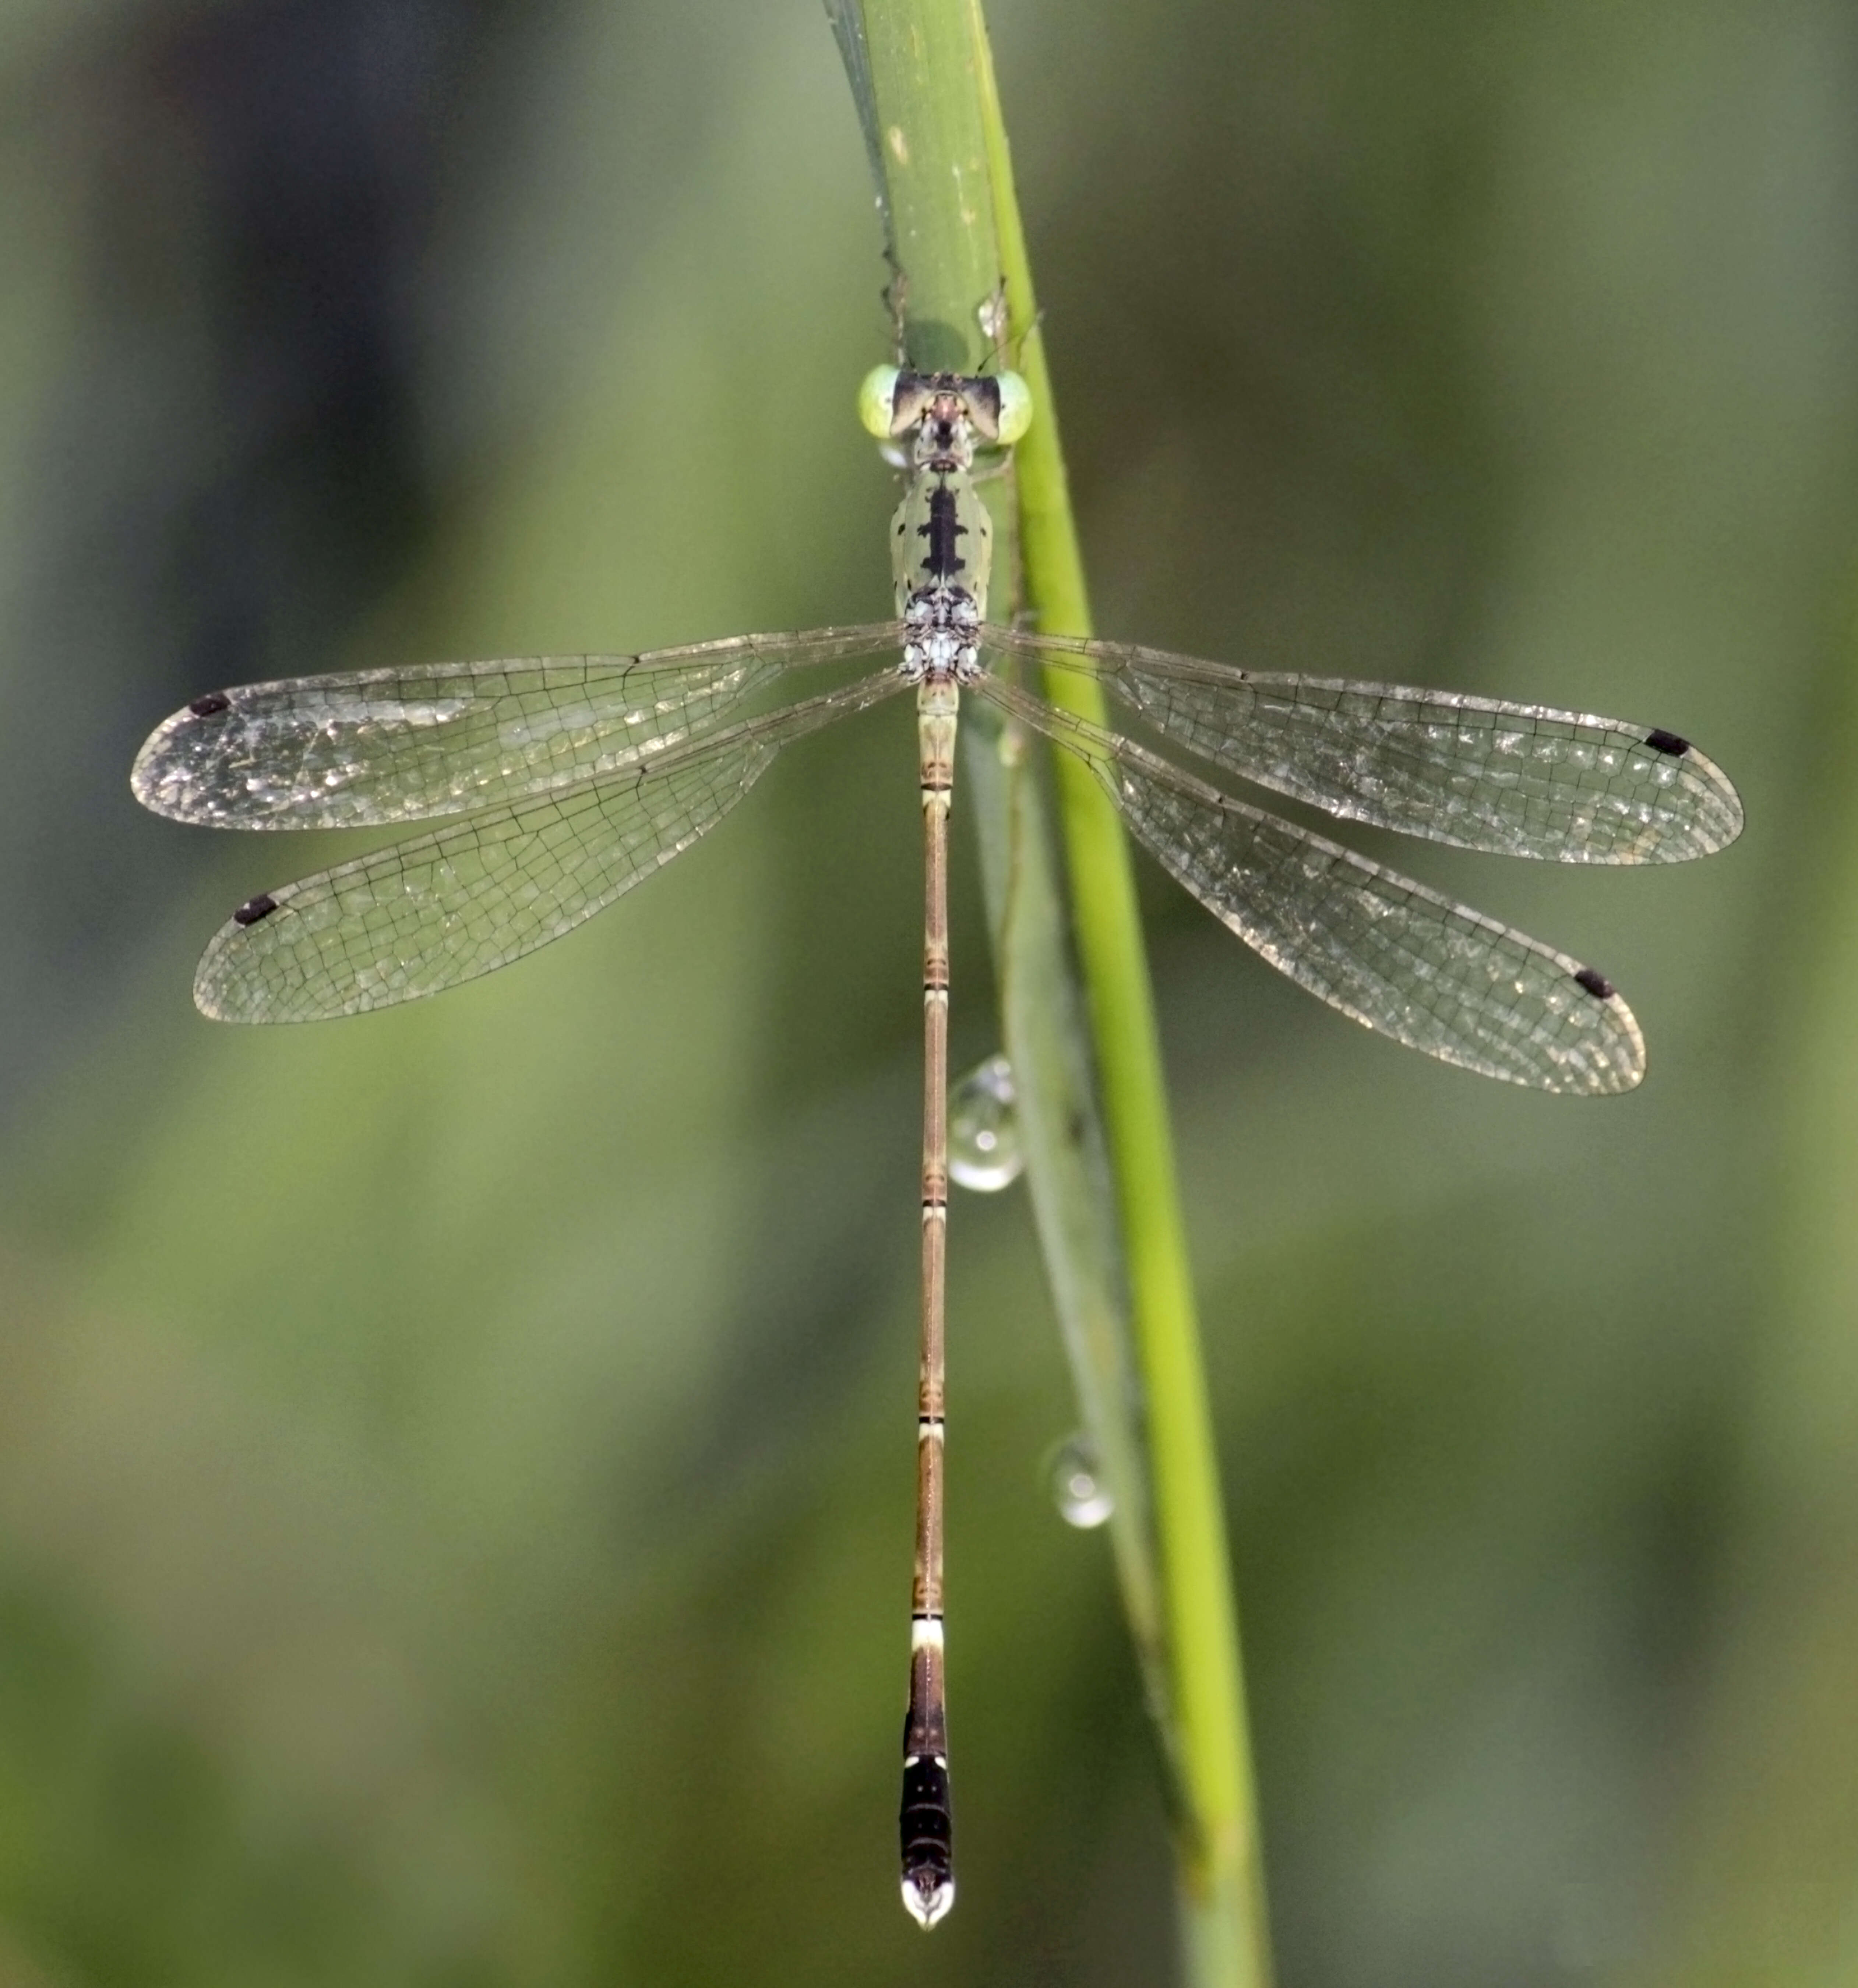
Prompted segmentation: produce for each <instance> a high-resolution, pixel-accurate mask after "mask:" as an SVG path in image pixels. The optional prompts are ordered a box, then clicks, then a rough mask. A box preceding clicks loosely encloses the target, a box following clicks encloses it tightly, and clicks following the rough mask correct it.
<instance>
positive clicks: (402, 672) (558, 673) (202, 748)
mask: <svg viewBox="0 0 1858 1988" xmlns="http://www.w3.org/2000/svg"><path fill="white" fill-rule="evenodd" d="M897 640H898V635H897V625H896V624H894V623H892V622H879V623H875V624H870V625H869V626H867V627H853V628H819V629H814V630H812V631H809V632H808V633H806V634H797V635H794V634H788V635H738V636H733V637H730V638H728V640H726V641H720V642H701V643H696V644H691V645H690V646H688V647H684V648H678V649H658V650H653V651H647V653H645V654H641V655H637V656H547V657H521V658H515V659H514V660H512V661H502V662H489V663H437V664H430V665H427V667H425V668H414V669H394V670H363V671H356V672H354V673H352V674H346V675H336V676H318V677H295V678H289V679H287V680H285V681H282V682H279V683H264V684H248V685H245V686H244V687H243V688H239V689H237V690H229V691H215V693H213V694H212V695H210V696H207V697H201V698H195V699H194V702H193V703H191V705H188V706H187V708H186V709H185V710H184V711H177V712H175V714H174V716H173V717H172V718H169V719H167V721H166V722H165V723H164V724H163V725H160V726H159V727H158V728H157V729H156V731H155V732H154V733H153V734H152V735H150V738H149V739H148V742H147V744H146V745H144V746H143V748H142V750H141V751H140V753H138V754H137V757H136V763H135V766H134V769H133V772H132V773H131V774H130V784H131V786H133V789H134V790H135V794H136V798H137V800H140V802H141V803H143V805H144V806H146V807H150V808H153V809H154V811H155V812H156V813H157V814H165V815H170V816H173V817H174V819H175V820H179V821H189V822H198V823H206V824H208V825H209V826H211V827H221V828H357V827H365V826H367V825H370V824H381V823H397V822H408V821H419V820H427V819H430V818H431V817H433V816H442V815H451V814H462V813H468V811H470V810H472V809H475V808H482V807H488V806H493V805H495V804H496V803H500V802H501V803H513V802H515V801H518V800H522V798H524V797H525V796H530V795H536V794H543V793H550V792H552V791H553V790H555V789H558V788H562V787H569V786H573V785H575V784H576V783H577V782H579V781H582V780H585V779H591V778H593V777H594V776H597V775H599V774H601V773H609V772H612V771H614V770H616V769H618V768H620V767H622V766H631V765H634V764H637V763H638V762H640V761H642V760H644V759H648V758H650V757H652V756H654V755H656V754H658V753H660V752H667V751H671V750H673V749H675V748H677V746H679V745H681V744H683V743H684V742H686V741H687V740H689V739H693V738H698V737H701V735H703V734H704V732H706V731H708V730H709V729H712V728H714V726H715V725H717V724H718V723H719V722H721V720H722V719H723V718H725V716H726V715H728V713H729V712H731V710H733V709H735V708H736V707H737V706H738V705H739V704H740V703H741V702H742V699H743V698H746V697H748V695H751V694H752V692H753V691H757V690H758V689H760V688H762V687H763V686H764V685H766V684H768V683H769V682H771V681H773V680H774V679H775V678H777V677H779V676H780V675H781V674H782V673H783V672H785V671H788V670H790V669H793V668H797V667H799V666H801V665H804V664H813V663H826V662H834V661H840V660H843V659H846V658H851V657H855V656H863V655H869V654H871V653H873V651H876V650H878V649H881V648H883V647H888V646H890V644H893V643H894V642H896V641H897Z"/></svg>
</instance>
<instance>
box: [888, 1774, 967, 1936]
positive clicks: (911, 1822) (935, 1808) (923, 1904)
mask: <svg viewBox="0 0 1858 1988" xmlns="http://www.w3.org/2000/svg"><path fill="white" fill-rule="evenodd" d="M898 1821H899V1825H900V1827H899V1834H900V1837H901V1838H902V1844H903V1857H904V1905H905V1906H906V1907H907V1909H908V1910H909V1912H910V1917H911V1918H912V1919H914V1920H915V1921H916V1922H917V1925H920V1926H921V1927H922V1928H923V1929H924V1931H925V1932H927V1930H928V1929H929V1928H930V1927H931V1926H932V1925H934V1924H935V1922H936V1921H937V1919H941V1917H942V1916H943V1915H944V1913H946V1912H948V1909H949V1907H950V1906H951V1905H953V1904H954V1818H953V1817H952V1815H951V1813H950V1810H949V1807H948V1763H947V1762H946V1761H945V1760H937V1759H936V1758H934V1756H933V1755H930V1754H919V1755H917V1756H916V1757H915V1758H914V1759H912V1760H906V1761H904V1803H903V1813H902V1814H901V1815H900V1817H899V1818H898Z"/></svg>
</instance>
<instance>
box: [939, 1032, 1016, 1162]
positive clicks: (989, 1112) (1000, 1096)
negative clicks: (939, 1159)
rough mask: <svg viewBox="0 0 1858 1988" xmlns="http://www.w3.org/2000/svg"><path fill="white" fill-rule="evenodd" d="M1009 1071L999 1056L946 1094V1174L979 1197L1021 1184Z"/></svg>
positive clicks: (1010, 1071)
mask: <svg viewBox="0 0 1858 1988" xmlns="http://www.w3.org/2000/svg"><path fill="white" fill-rule="evenodd" d="M1017 1102H1018V1095H1017V1094H1016V1093H1015V1090H1014V1088H1013V1067H1012V1064H1011V1063H1008V1061H1007V1060H1006V1058H1005V1057H1003V1056H991V1057H988V1059H987V1060H986V1062H985V1063H979V1064H977V1065H976V1066H975V1068H974V1069H972V1070H970V1071H969V1072H968V1074H967V1075H966V1076H965V1077H963V1078H962V1079H961V1081H960V1082H959V1083H958V1084H956V1085H955V1087H954V1089H953V1090H951V1091H950V1093H949V1094H948V1174H949V1178H951V1180H954V1181H955V1182H958V1183H959V1184H960V1185H961V1186H963V1187H965V1188H972V1189H973V1190H974V1191H975V1193H977V1194H995V1193H998V1191H999V1190H1000V1189H1001V1188H1003V1187H1010V1186H1011V1185H1012V1183H1013V1182H1015V1181H1016V1180H1017V1179H1018V1178H1019V1174H1020V1169H1021V1168H1022V1167H1024V1166H1025V1154H1024V1153H1022V1151H1020V1149H1019V1114H1018V1112H1017V1111H1016V1110H1015V1105H1016V1104H1017Z"/></svg>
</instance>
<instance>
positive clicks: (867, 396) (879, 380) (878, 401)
mask: <svg viewBox="0 0 1858 1988" xmlns="http://www.w3.org/2000/svg"><path fill="white" fill-rule="evenodd" d="M900 377H902V376H901V374H899V373H898V371H897V368H896V367H894V366H873V367H872V368H871V370H870V372H868V373H867V374H866V375H865V376H864V379H863V383H862V384H860V387H859V389H858V419H859V421H860V424H862V425H863V428H864V431H865V432H866V433H867V434H874V435H875V436H877V439H878V440H879V441H889V440H890V434H891V431H892V426H893V424H894V421H895V418H896V414H897V381H898V380H899V379H900Z"/></svg>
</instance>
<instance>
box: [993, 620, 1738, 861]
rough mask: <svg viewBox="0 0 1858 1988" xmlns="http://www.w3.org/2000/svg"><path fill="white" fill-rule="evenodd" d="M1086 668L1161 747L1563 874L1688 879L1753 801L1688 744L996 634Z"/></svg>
mask: <svg viewBox="0 0 1858 1988" xmlns="http://www.w3.org/2000/svg"><path fill="white" fill-rule="evenodd" d="M988 644H989V646H990V647H998V648H999V649H1001V650H1002V651H1005V652H1007V653H1009V654H1019V655H1023V656H1027V657H1029V658H1035V659H1036V660H1038V661H1041V662H1046V663H1052V664H1056V665H1057V666H1058V667H1059V668H1071V669H1079V670H1082V671H1086V672H1087V673H1088V674H1091V675H1093V676H1095V677H1096V678H1099V679H1100V681H1102V682H1103V684H1104V685H1105V686H1106V688H1107V689H1108V690H1109V691H1110V693H1111V694H1112V695H1113V696H1115V697H1116V698H1118V699H1119V700H1120V701H1121V702H1123V704H1125V705H1127V706H1128V707H1129V708H1130V709H1131V710H1132V711H1133V712H1137V714H1138V715H1140V717H1142V718H1144V719H1146V720H1147V722H1148V723H1150V724H1151V725H1154V726H1155V727H1156V729H1157V730H1159V731H1160V732H1164V733H1166V734H1167V735H1168V736H1169V737H1170V738H1172V739H1178V740H1179V741H1180V742H1181V744H1182V745H1185V746H1187V747H1188V748H1190V749H1191V750H1192V751H1194V752H1197V753H1198V754H1200V755H1201V756H1202V757H1204V758H1205V759H1210V760H1211V761H1212V762H1214V764H1215V765H1217V766H1224V767H1225V768H1226V769H1228V771H1230V772H1232V773H1238V774H1239V775H1241V776H1242V777H1243V778H1245V779H1248V780H1253V781H1255V782H1257V783H1258V785H1259V786H1265V787H1269V788H1272V789H1274V790H1275V792H1277V793H1282V794H1289V795H1292V796H1295V797H1296V799H1297V800H1303V801H1308V802H1310V803H1312V805H1314V806H1317V807H1319V808H1323V809H1326V810H1327V811H1328V812H1329V813H1331V814H1335V815H1339V816H1343V817H1345V818H1346V819H1347V820H1353V821H1365V822H1370V823H1373V824H1374V825H1375V826H1376V827H1380V828H1392V829H1397V830H1400V831H1401V832H1402V833H1405V834H1407V835H1422V836H1425V837H1429V838H1430V839H1431V840H1433V841H1435V842H1449V843H1454V844H1457V845H1458V846H1459V847H1461V848H1465V849H1478V850H1488V851H1490V852H1491V853H1493V854H1500V855H1507V856H1533V857H1547V858H1550V859H1552V860H1556V861H1559V862H1562V863H1678V862H1683V861H1684V860H1687V859H1688V858H1690V857H1695V856H1708V855H1709V854H1712V853H1713V852H1714V850H1718V849H1721V848H1723V847H1725V846H1726V845H1727V844H1729V843H1731V842H1733V841H1734V840H1735V838H1736V837H1737V836H1738V835H1739V834H1740V833H1741V827H1742V810H1741V800H1740V799H1739V798H1738V796H1737V794H1736V792H1735V788H1734V787H1733V786H1731V784H1730V783H1729V781H1728V778H1727V777H1726V776H1725V774H1724V773H1723V772H1722V771H1721V769H1720V768H1719V767H1718V766H1716V765H1715V764H1714V762H1713V761H1711V760H1710V759H1706V758H1705V757H1704V755H1703V754H1702V753H1701V752H1698V750H1697V749H1696V747H1695V746H1694V745H1691V743H1690V742H1689V741H1688V740H1687V739H1681V738H1679V737H1678V736H1677V735H1676V734H1675V733H1674V732H1664V731H1660V730H1659V729H1657V728H1655V727H1653V726H1649V725H1627V724H1624V723H1622V722H1620V721H1618V720H1616V719H1614V718H1596V717H1592V716H1587V715H1582V714H1580V713H1579V712H1568V711H1556V710H1552V709H1550V708H1549V707H1548V706H1546V705H1532V704H1506V703H1502V702H1498V701H1497V700H1495V699H1493V698H1483V697H1467V696H1460V695H1456V694H1455V693H1454V692H1451V691H1437V690H1414V689H1406V688H1401V687H1400V686H1399V685H1394V684H1371V683H1350V682H1346V681H1342V680H1340V679H1336V678H1325V677H1303V676H1281V675H1269V674H1263V673H1261V672H1258V671H1250V670H1238V669H1233V668H1230V667H1228V666H1227V665H1225V664H1219V663H1206V662H1198V661H1193V660H1191V659H1190V658H1187V657H1184V656H1174V655H1169V654H1166V653H1165V652H1164V651H1160V650H1155V649H1144V648H1139V647H1131V646H1128V645H1125V644H1120V643H1113V642H1087V641H1076V640H1073V639H1071V638H1069V637H1061V636H1042V635H1032V634H1022V633H1018V632H1013V631H995V630H991V629H990V630H989V631H988Z"/></svg>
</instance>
